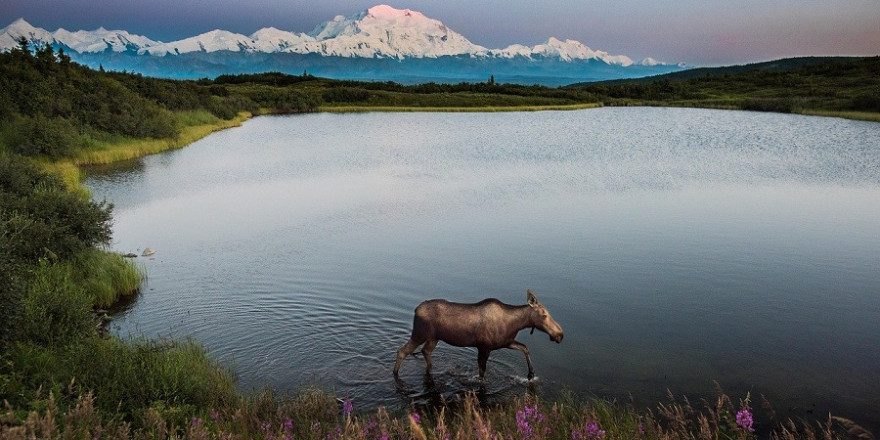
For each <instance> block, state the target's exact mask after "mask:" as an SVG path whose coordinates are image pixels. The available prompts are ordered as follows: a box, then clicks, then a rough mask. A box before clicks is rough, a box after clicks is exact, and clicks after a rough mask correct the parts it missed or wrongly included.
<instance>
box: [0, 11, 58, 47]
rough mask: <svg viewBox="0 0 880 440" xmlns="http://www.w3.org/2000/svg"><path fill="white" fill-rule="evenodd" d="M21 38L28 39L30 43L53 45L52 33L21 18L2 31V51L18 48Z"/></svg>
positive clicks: (0, 39) (0, 35) (0, 43)
mask: <svg viewBox="0 0 880 440" xmlns="http://www.w3.org/2000/svg"><path fill="white" fill-rule="evenodd" d="M21 37H25V38H27V39H28V40H29V41H36V42H38V43H51V42H52V33H51V32H49V31H47V30H45V29H42V28H37V27H33V26H32V25H31V24H30V23H28V22H27V21H25V20H24V18H19V19H18V20H15V21H13V22H12V23H11V24H10V25H9V26H6V27H5V28H3V29H0V49H8V48H12V47H17V46H18V40H19V39H20V38H21Z"/></svg>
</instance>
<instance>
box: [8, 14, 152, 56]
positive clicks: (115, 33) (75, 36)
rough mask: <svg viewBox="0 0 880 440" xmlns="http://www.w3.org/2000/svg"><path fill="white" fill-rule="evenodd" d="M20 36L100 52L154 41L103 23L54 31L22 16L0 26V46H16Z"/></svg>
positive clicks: (140, 45)
mask: <svg viewBox="0 0 880 440" xmlns="http://www.w3.org/2000/svg"><path fill="white" fill-rule="evenodd" d="M21 37H25V38H27V39H28V40H31V41H34V42H36V43H39V44H59V45H64V46H67V47H69V48H71V49H73V50H74V51H76V52H79V53H86V52H103V51H105V50H108V49H109V50H111V51H114V52H123V51H126V50H134V51H137V50H139V49H141V48H144V47H149V46H152V45H155V44H157V43H158V42H156V41H153V40H151V39H149V38H147V37H144V36H141V35H134V34H130V33H128V32H127V31H119V30H107V29H105V28H104V27H99V28H98V29H95V30H93V31H83V30H80V31H76V32H70V31H68V30H65V29H63V28H62V29H58V30H57V31H55V32H49V31H47V30H45V29H42V28H37V27H34V26H31V24H30V23H28V22H27V21H25V20H24V19H23V18H19V19H18V20H15V21H14V22H12V24H10V25H9V26H7V27H5V28H3V29H2V30H0V49H5V48H9V47H12V46H17V45H18V42H17V40H18V39H19V38H21Z"/></svg>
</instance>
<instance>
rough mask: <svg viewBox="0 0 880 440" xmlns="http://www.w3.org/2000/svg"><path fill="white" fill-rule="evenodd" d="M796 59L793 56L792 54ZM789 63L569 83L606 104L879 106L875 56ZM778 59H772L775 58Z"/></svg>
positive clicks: (879, 68)
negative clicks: (697, 74)
mask: <svg viewBox="0 0 880 440" xmlns="http://www.w3.org/2000/svg"><path fill="white" fill-rule="evenodd" d="M794 61H797V60H794ZM794 61H792V62H791V63H790V64H791V65H792V67H791V68H787V69H783V68H780V67H776V68H774V69H767V68H761V66H760V65H759V66H756V67H755V68H753V69H749V68H748V66H744V67H742V68H740V69H737V70H736V72H735V73H722V72H728V71H729V69H728V68H718V69H717V70H718V72H719V73H718V74H716V73H714V69H701V71H702V72H703V76H700V77H684V78H681V77H682V76H683V75H681V74H669V75H662V76H659V77H656V78H641V79H634V80H619V81H612V82H601V83H588V84H578V85H573V86H570V87H569V88H576V89H580V90H584V91H587V92H589V93H592V94H594V95H596V96H598V97H600V98H601V99H602V101H603V102H604V103H605V104H607V105H629V104H646V103H647V104H656V105H693V106H706V107H732V108H740V109H744V110H761V111H774V112H783V113H789V112H797V111H804V110H829V111H860V112H880V57H873V58H863V59H841V60H834V59H828V60H824V59H823V60H821V61H820V62H817V63H810V64H806V65H802V63H795V62H794ZM777 64H778V63H777Z"/></svg>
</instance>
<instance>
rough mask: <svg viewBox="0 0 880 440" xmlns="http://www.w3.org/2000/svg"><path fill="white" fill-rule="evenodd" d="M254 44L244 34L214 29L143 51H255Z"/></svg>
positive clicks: (161, 52)
mask: <svg viewBox="0 0 880 440" xmlns="http://www.w3.org/2000/svg"><path fill="white" fill-rule="evenodd" d="M254 46H255V45H254V41H253V40H252V39H250V38H248V37H246V36H244V35H242V34H236V33H234V32H229V31H224V30H221V29H214V30H213V31H208V32H205V33H203V34H199V35H196V36H195V37H189V38H185V39H183V40H178V41H172V42H170V43H162V44H157V45H155V46H151V47H148V48H145V49H141V53H148V54H150V55H157V56H164V55H167V54H172V55H178V54H182V53H189V52H218V51H230V52H242V51H253V50H254Z"/></svg>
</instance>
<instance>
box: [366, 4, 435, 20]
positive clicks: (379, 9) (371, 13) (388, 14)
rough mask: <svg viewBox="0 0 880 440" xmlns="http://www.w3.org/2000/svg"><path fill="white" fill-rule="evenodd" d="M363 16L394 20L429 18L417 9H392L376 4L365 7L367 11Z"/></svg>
mask: <svg viewBox="0 0 880 440" xmlns="http://www.w3.org/2000/svg"><path fill="white" fill-rule="evenodd" d="M365 17H369V18H378V19H382V20H394V19H397V20H399V19H406V18H412V19H417V20H418V19H421V20H430V19H429V18H428V17H425V15H424V14H422V13H421V12H418V11H413V10H410V9H394V8H392V7H391V6H388V5H376V6H373V7H372V8H370V9H367V13H366V14H365Z"/></svg>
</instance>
